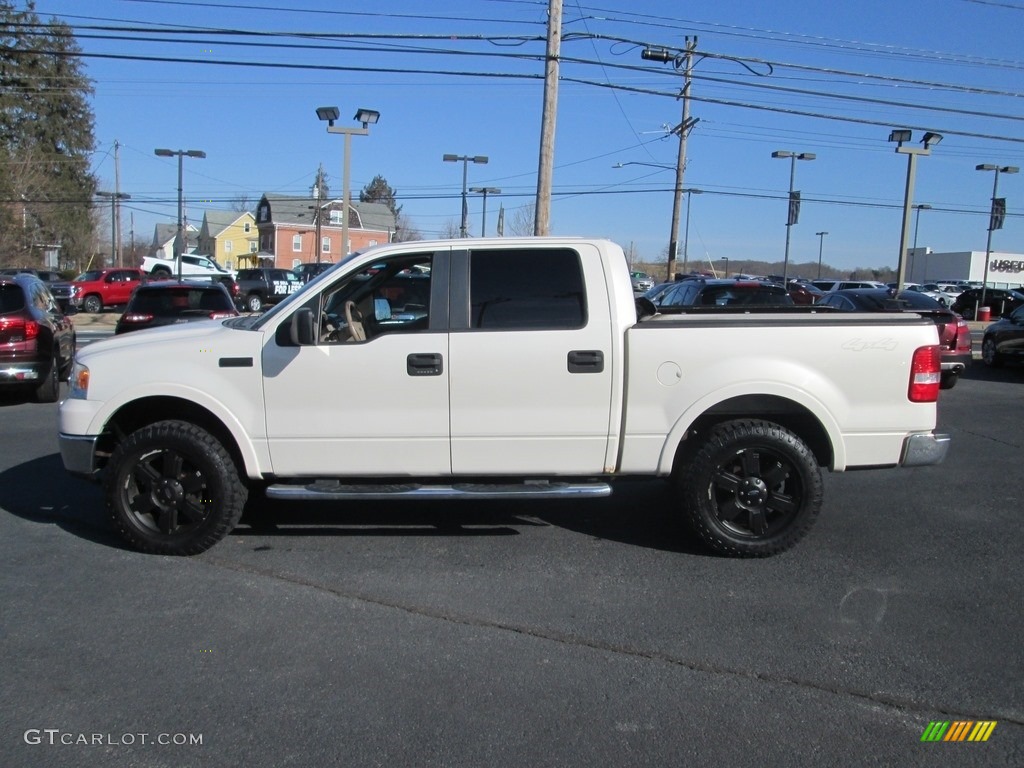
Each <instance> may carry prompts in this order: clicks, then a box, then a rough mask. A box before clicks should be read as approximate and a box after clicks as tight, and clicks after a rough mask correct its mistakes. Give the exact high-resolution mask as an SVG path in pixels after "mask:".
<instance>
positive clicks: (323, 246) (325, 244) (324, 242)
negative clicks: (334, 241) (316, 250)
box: [320, 237, 331, 253]
mask: <svg viewBox="0 0 1024 768" xmlns="http://www.w3.org/2000/svg"><path fill="white" fill-rule="evenodd" d="M320 250H321V251H322V252H323V253H330V252H331V238H329V237H325V238H322V239H321V240H320Z"/></svg>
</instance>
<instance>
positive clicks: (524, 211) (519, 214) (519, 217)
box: [505, 203, 537, 236]
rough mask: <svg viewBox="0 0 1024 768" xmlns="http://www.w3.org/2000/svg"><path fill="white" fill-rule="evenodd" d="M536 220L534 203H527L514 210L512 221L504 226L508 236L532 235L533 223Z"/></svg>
mask: <svg viewBox="0 0 1024 768" xmlns="http://www.w3.org/2000/svg"><path fill="white" fill-rule="evenodd" d="M536 218H537V205H536V203H528V204H526V205H522V206H520V207H518V208H516V209H515V213H513V214H512V220H511V221H509V222H508V223H507V224H506V225H505V229H506V230H508V233H509V234H510V235H517V236H518V235H524V236H525V235H532V234H533V221H534V219H536Z"/></svg>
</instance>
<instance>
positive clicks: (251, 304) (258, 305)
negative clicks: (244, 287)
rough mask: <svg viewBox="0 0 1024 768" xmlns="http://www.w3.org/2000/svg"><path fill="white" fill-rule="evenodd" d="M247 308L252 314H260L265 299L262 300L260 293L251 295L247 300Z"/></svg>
mask: <svg viewBox="0 0 1024 768" xmlns="http://www.w3.org/2000/svg"><path fill="white" fill-rule="evenodd" d="M245 307H246V309H248V310H249V311H250V312H259V311H260V310H261V309H263V299H262V298H260V295H259V294H258V293H253V294H250V295H249V296H247V297H246V299H245Z"/></svg>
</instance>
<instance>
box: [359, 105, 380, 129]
mask: <svg viewBox="0 0 1024 768" xmlns="http://www.w3.org/2000/svg"><path fill="white" fill-rule="evenodd" d="M353 119H354V120H355V121H356V122H359V123H362V124H363V128H366V127H367V126H369V125H372V124H374V123H376V122H377V121H378V120H380V112H378V111H377V110H375V109H363V108H361V107H360V108H359V109H358V110H356V116H355V118H353Z"/></svg>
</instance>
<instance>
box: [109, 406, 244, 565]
mask: <svg viewBox="0 0 1024 768" xmlns="http://www.w3.org/2000/svg"><path fill="white" fill-rule="evenodd" d="M105 485H106V495H107V506H108V507H109V509H110V515H111V520H112V522H113V524H114V528H115V529H116V530H117V532H118V533H120V534H121V536H123V537H124V538H125V540H127V541H128V543H129V544H131V545H132V546H133V547H134V548H136V549H139V550H141V551H143V552H153V553H156V554H162V555H195V554H198V553H200V552H204V551H206V550H207V549H209V548H210V547H212V546H213V545H214V544H216V543H217V542H218V541H220V540H221V539H223V538H224V537H225V536H227V535H228V533H230V532H231V530H232V529H233V528H234V527H235V525H236V524H237V523H238V520H239V518H240V517H241V516H242V508H243V507H244V506H245V499H246V495H247V489H246V487H245V485H244V483H243V482H242V480H241V478H240V477H239V474H238V470H237V468H236V467H235V464H234V462H233V461H232V460H231V456H230V455H229V454H228V452H227V450H226V449H225V448H224V446H222V445H221V444H220V443H219V442H217V440H216V439H215V438H214V437H213V436H212V435H210V434H209V433H208V432H206V431H205V430H203V429H201V428H200V427H197V426H196V425H194V424H189V423H188V422H184V421H161V422H157V423H156V424H151V425H150V426H148V427H143V428H142V429H139V430H138V431H136V432H133V433H132V434H130V435H129V436H128V437H127V438H126V439H125V440H124V441H123V442H121V444H120V445H118V446H117V448H116V449H115V450H114V452H113V454H112V455H111V457H110V464H109V466H108V468H107V474H106V480H105Z"/></svg>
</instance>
